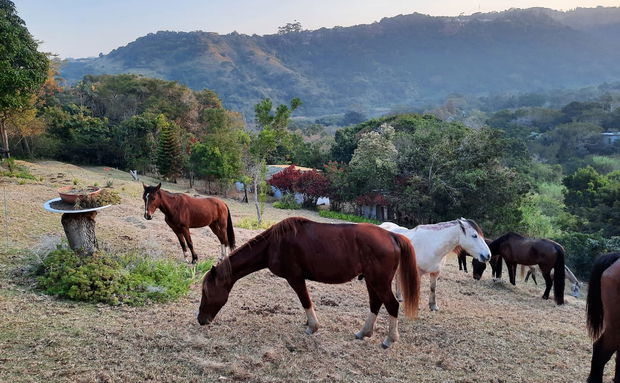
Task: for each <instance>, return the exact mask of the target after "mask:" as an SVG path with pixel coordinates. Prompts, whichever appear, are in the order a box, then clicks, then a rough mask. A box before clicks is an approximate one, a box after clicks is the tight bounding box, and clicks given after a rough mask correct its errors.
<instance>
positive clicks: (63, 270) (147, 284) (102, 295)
mask: <svg viewBox="0 0 620 383" xmlns="http://www.w3.org/2000/svg"><path fill="white" fill-rule="evenodd" d="M211 265H212V262H211V261H204V262H200V263H199V264H198V265H197V266H196V267H195V268H189V267H187V266H186V265H183V264H179V263H176V262H173V261H171V260H154V259H149V258H146V257H144V256H140V255H138V254H126V255H112V254H106V253H96V254H95V255H93V256H90V257H81V256H78V255H77V254H76V253H75V252H73V251H72V250H70V249H65V248H60V247H59V248H58V249H56V250H54V251H52V252H51V253H50V254H48V255H47V256H46V257H45V259H43V262H42V263H41V264H40V265H39V266H38V267H37V268H36V270H35V276H36V277H37V282H38V286H39V288H41V289H42V290H43V291H45V293H47V294H50V295H55V296H59V297H63V298H69V299H73V300H77V301H86V302H103V303H107V304H110V305H118V304H128V305H136V306H137V305H144V304H146V303H150V302H168V301H171V300H174V299H177V298H179V297H181V296H183V295H185V294H187V293H188V292H189V287H190V285H191V284H192V283H193V282H195V281H197V280H198V279H199V278H200V277H201V276H202V274H203V273H205V272H206V271H208V270H209V269H210V268H211Z"/></svg>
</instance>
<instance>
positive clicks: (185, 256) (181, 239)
mask: <svg viewBox="0 0 620 383" xmlns="http://www.w3.org/2000/svg"><path fill="white" fill-rule="evenodd" d="M174 234H176V235H177V238H178V239H179V243H180V244H181V249H183V259H185V261H186V262H187V261H189V260H188V259H187V246H186V245H185V238H183V231H175V232H174Z"/></svg>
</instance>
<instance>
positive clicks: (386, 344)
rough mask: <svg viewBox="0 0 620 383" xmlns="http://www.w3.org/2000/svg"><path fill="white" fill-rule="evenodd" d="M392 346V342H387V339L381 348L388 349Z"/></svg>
mask: <svg viewBox="0 0 620 383" xmlns="http://www.w3.org/2000/svg"><path fill="white" fill-rule="evenodd" d="M390 346H391V344H389V343H387V339H386V340H384V341H383V342H382V343H381V348H382V349H384V350H387V349H388V348H390Z"/></svg>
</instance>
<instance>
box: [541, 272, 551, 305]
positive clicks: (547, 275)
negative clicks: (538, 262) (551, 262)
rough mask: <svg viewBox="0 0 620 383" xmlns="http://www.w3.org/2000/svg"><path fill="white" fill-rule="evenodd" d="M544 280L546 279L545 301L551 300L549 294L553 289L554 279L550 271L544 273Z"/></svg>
mask: <svg viewBox="0 0 620 383" xmlns="http://www.w3.org/2000/svg"><path fill="white" fill-rule="evenodd" d="M543 278H545V292H544V293H543V296H542V297H543V299H549V292H550V291H551V287H553V278H551V272H550V271H549V270H544V271H543Z"/></svg>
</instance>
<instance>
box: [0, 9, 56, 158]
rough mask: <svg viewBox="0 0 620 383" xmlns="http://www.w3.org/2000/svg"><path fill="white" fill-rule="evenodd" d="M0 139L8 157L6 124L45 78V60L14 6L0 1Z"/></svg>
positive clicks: (46, 60)
mask: <svg viewBox="0 0 620 383" xmlns="http://www.w3.org/2000/svg"><path fill="white" fill-rule="evenodd" d="M0 36H2V40H1V42H0V138H1V139H2V150H3V153H4V155H6V156H7V157H9V156H10V150H9V139H8V132H7V126H6V121H7V119H8V118H9V116H10V115H11V113H14V112H15V111H16V110H19V109H23V108H28V107H29V105H30V102H31V96H32V95H33V94H34V93H35V92H36V91H37V89H39V87H40V86H41V85H42V84H43V83H44V82H45V80H46V78H47V70H48V59H47V57H46V56H45V54H43V53H41V52H39V51H37V43H36V42H35V41H34V39H33V38H32V36H31V35H30V32H28V29H27V28H26V25H25V23H24V21H23V20H22V19H21V18H20V17H19V16H17V12H16V10H15V4H13V2H12V1H10V0H0Z"/></svg>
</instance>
